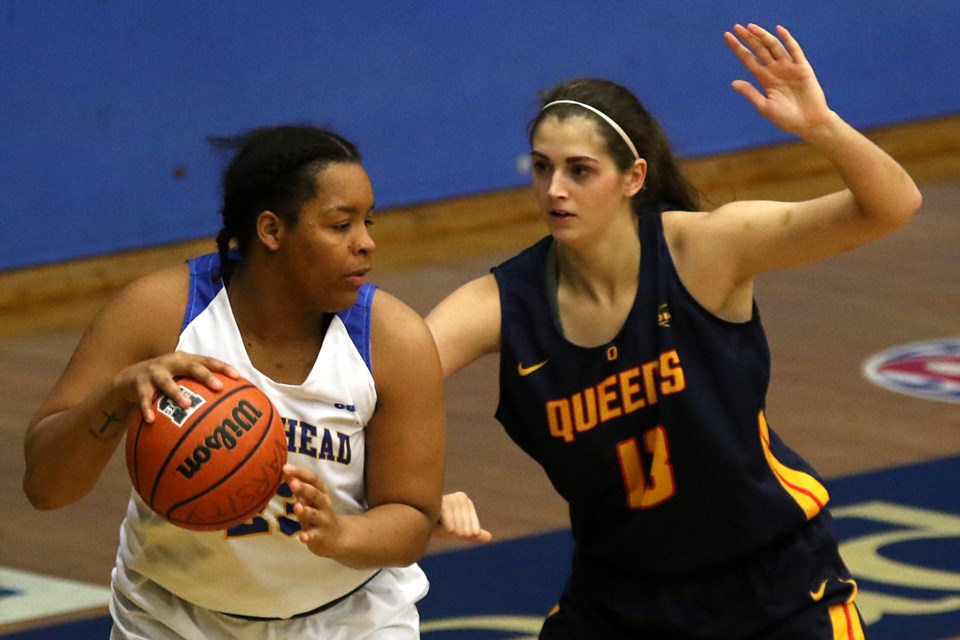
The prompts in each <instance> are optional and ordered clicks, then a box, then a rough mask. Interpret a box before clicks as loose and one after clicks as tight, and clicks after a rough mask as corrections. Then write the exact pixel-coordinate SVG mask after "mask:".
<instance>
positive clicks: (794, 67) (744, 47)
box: [723, 24, 831, 139]
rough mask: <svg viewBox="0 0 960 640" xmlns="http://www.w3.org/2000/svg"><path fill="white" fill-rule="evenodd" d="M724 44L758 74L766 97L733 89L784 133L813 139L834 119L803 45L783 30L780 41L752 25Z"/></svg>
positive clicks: (740, 83) (742, 86)
mask: <svg viewBox="0 0 960 640" xmlns="http://www.w3.org/2000/svg"><path fill="white" fill-rule="evenodd" d="M733 31H734V32H733V33H730V32H729V31H728V32H726V33H724V34H723V38H724V41H725V42H726V44H727V46H728V47H730V50H731V51H733V53H734V54H736V56H737V58H739V59H740V62H742V63H743V65H744V66H745V67H746V68H747V69H748V70H749V71H750V73H752V74H753V77H754V78H755V79H756V81H757V83H758V84H759V85H760V88H761V89H762V90H763V91H762V92H761V91H760V90H758V89H757V88H756V87H754V85H753V84H751V83H750V82H747V81H746V80H734V81H733V82H732V83H731V86H732V87H733V88H734V89H735V90H736V91H737V92H738V93H740V94H741V95H742V96H743V97H745V98H746V99H747V100H749V101H750V102H751V103H752V104H753V106H754V107H756V109H757V111H759V112H760V114H761V115H762V116H763V117H764V118H766V119H767V120H769V121H770V122H772V123H773V124H775V125H776V126H778V127H779V128H780V129H783V130H784V131H787V132H789V133H793V134H795V135H797V136H799V137H800V138H803V139H808V138H810V137H811V136H813V135H814V134H815V133H816V131H817V129H818V128H819V127H821V126H823V125H824V124H826V123H827V122H828V121H829V120H830V117H831V111H830V108H829V107H828V106H827V101H826V98H825V96H824V94H823V89H822V88H821V87H820V83H819V81H818V80H817V77H816V75H815V74H814V72H813V67H811V66H810V63H809V62H807V58H806V56H804V54H803V50H802V49H801V48H800V45H799V44H798V43H797V41H796V40H794V38H793V36H792V35H790V32H789V31H787V30H786V29H785V28H784V27H781V26H778V27H777V35H778V36H779V38H778V37H777V36H775V35H774V34H772V33H770V32H769V31H767V30H766V29H764V28H762V27H760V26H758V25H755V24H749V25H747V26H746V27H744V26H743V25H739V24H738V25H735V26H734V28H733Z"/></svg>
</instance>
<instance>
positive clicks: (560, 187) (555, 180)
mask: <svg viewBox="0 0 960 640" xmlns="http://www.w3.org/2000/svg"><path fill="white" fill-rule="evenodd" d="M547 195H548V196H550V197H551V198H566V197H567V188H566V185H565V184H564V182H563V173H562V172H560V171H554V172H553V173H551V174H550V178H549V182H548V183H547Z"/></svg>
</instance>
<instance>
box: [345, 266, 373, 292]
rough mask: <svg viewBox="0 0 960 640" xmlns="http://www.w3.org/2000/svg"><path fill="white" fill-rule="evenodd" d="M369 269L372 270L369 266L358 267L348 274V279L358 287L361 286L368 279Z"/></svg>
mask: <svg viewBox="0 0 960 640" xmlns="http://www.w3.org/2000/svg"><path fill="white" fill-rule="evenodd" d="M368 271H370V269H369V267H368V268H365V269H358V270H356V271H354V272H353V273H350V274H349V275H347V280H349V281H350V282H351V283H352V284H354V285H356V286H357V287H361V286H363V284H364V283H365V282H366V281H367V272H368Z"/></svg>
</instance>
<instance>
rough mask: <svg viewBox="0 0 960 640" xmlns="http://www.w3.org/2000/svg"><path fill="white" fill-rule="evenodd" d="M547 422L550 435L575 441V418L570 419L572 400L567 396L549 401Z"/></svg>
mask: <svg viewBox="0 0 960 640" xmlns="http://www.w3.org/2000/svg"><path fill="white" fill-rule="evenodd" d="M547 424H548V425H549V426H550V435H552V436H553V437H554V438H563V439H564V440H565V441H567V442H573V420H571V419H570V401H569V400H567V399H566V398H562V399H560V400H551V401H549V402H548V403H547Z"/></svg>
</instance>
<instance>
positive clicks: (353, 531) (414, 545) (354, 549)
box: [332, 504, 435, 569]
mask: <svg viewBox="0 0 960 640" xmlns="http://www.w3.org/2000/svg"><path fill="white" fill-rule="evenodd" d="M340 518H341V526H342V528H343V533H342V537H341V540H342V544H341V545H340V546H339V548H338V550H337V552H336V554H335V555H334V556H332V557H333V558H334V559H335V560H337V561H338V562H340V563H341V564H344V565H346V566H348V567H351V568H353V569H374V568H383V567H405V566H407V565H410V564H413V563H414V562H416V561H417V560H419V559H420V558H422V557H423V554H424V553H425V552H426V550H427V544H428V543H429V541H430V535H431V532H432V531H433V527H434V524H435V523H434V522H431V520H430V518H429V517H428V516H427V515H426V514H425V513H423V512H422V511H420V510H418V509H415V508H414V507H411V506H408V505H404V504H386V505H381V506H379V507H374V508H373V509H370V510H369V511H367V512H366V513H363V514H360V515H356V516H341V517H340Z"/></svg>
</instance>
